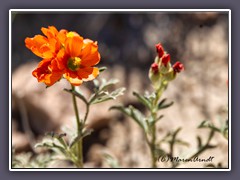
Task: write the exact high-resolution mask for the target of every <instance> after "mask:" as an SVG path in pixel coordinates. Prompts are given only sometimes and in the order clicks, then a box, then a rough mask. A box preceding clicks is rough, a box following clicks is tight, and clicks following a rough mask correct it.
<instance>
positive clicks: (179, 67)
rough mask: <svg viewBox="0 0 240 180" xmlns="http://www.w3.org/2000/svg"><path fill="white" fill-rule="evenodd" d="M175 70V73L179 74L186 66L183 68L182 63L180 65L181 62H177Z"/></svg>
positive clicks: (174, 66)
mask: <svg viewBox="0 0 240 180" xmlns="http://www.w3.org/2000/svg"><path fill="white" fill-rule="evenodd" d="M173 70H174V72H176V73H179V72H181V71H183V70H184V66H183V64H182V63H180V62H179V61H178V62H176V63H175V64H174V65H173Z"/></svg>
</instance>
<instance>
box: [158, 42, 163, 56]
mask: <svg viewBox="0 0 240 180" xmlns="http://www.w3.org/2000/svg"><path fill="white" fill-rule="evenodd" d="M156 51H157V53H158V57H159V58H161V57H162V56H163V54H164V50H163V47H162V45H161V44H160V43H158V44H156Z"/></svg>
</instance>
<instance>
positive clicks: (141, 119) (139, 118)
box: [110, 105, 148, 132]
mask: <svg viewBox="0 0 240 180" xmlns="http://www.w3.org/2000/svg"><path fill="white" fill-rule="evenodd" d="M112 109H116V110H119V111H121V112H123V113H124V114H125V115H127V116H129V117H131V118H132V119H133V120H135V121H136V122H137V124H138V125H139V126H140V127H141V128H142V129H143V130H144V131H145V132H148V125H147V122H146V118H145V116H144V115H143V114H142V113H141V112H140V111H139V110H137V109H136V108H134V107H133V106H131V105H130V106H128V107H123V106H112V107H111V108H110V110H112Z"/></svg>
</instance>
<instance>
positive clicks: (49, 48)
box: [25, 26, 66, 59]
mask: <svg viewBox="0 0 240 180" xmlns="http://www.w3.org/2000/svg"><path fill="white" fill-rule="evenodd" d="M41 31H42V32H43V34H44V35H45V36H42V35H36V36H34V37H33V38H28V37H27V38H26V39H25V44H26V47H27V48H28V49H30V50H31V51H32V52H33V53H34V54H35V55H37V56H39V57H41V58H44V59H51V58H53V57H55V56H56V53H57V52H58V51H59V49H60V48H61V43H60V42H61V41H59V39H63V38H62V36H63V35H64V34H65V33H66V32H65V31H60V32H58V30H57V29H56V28H55V27H54V26H49V27H48V29H47V28H41Z"/></svg>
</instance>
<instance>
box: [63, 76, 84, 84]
mask: <svg viewBox="0 0 240 180" xmlns="http://www.w3.org/2000/svg"><path fill="white" fill-rule="evenodd" d="M63 77H64V78H66V79H67V80H68V81H69V82H70V83H71V84H72V85H74V86H80V85H81V84H82V80H80V79H79V78H72V77H70V76H68V75H67V74H64V75H63Z"/></svg>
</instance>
